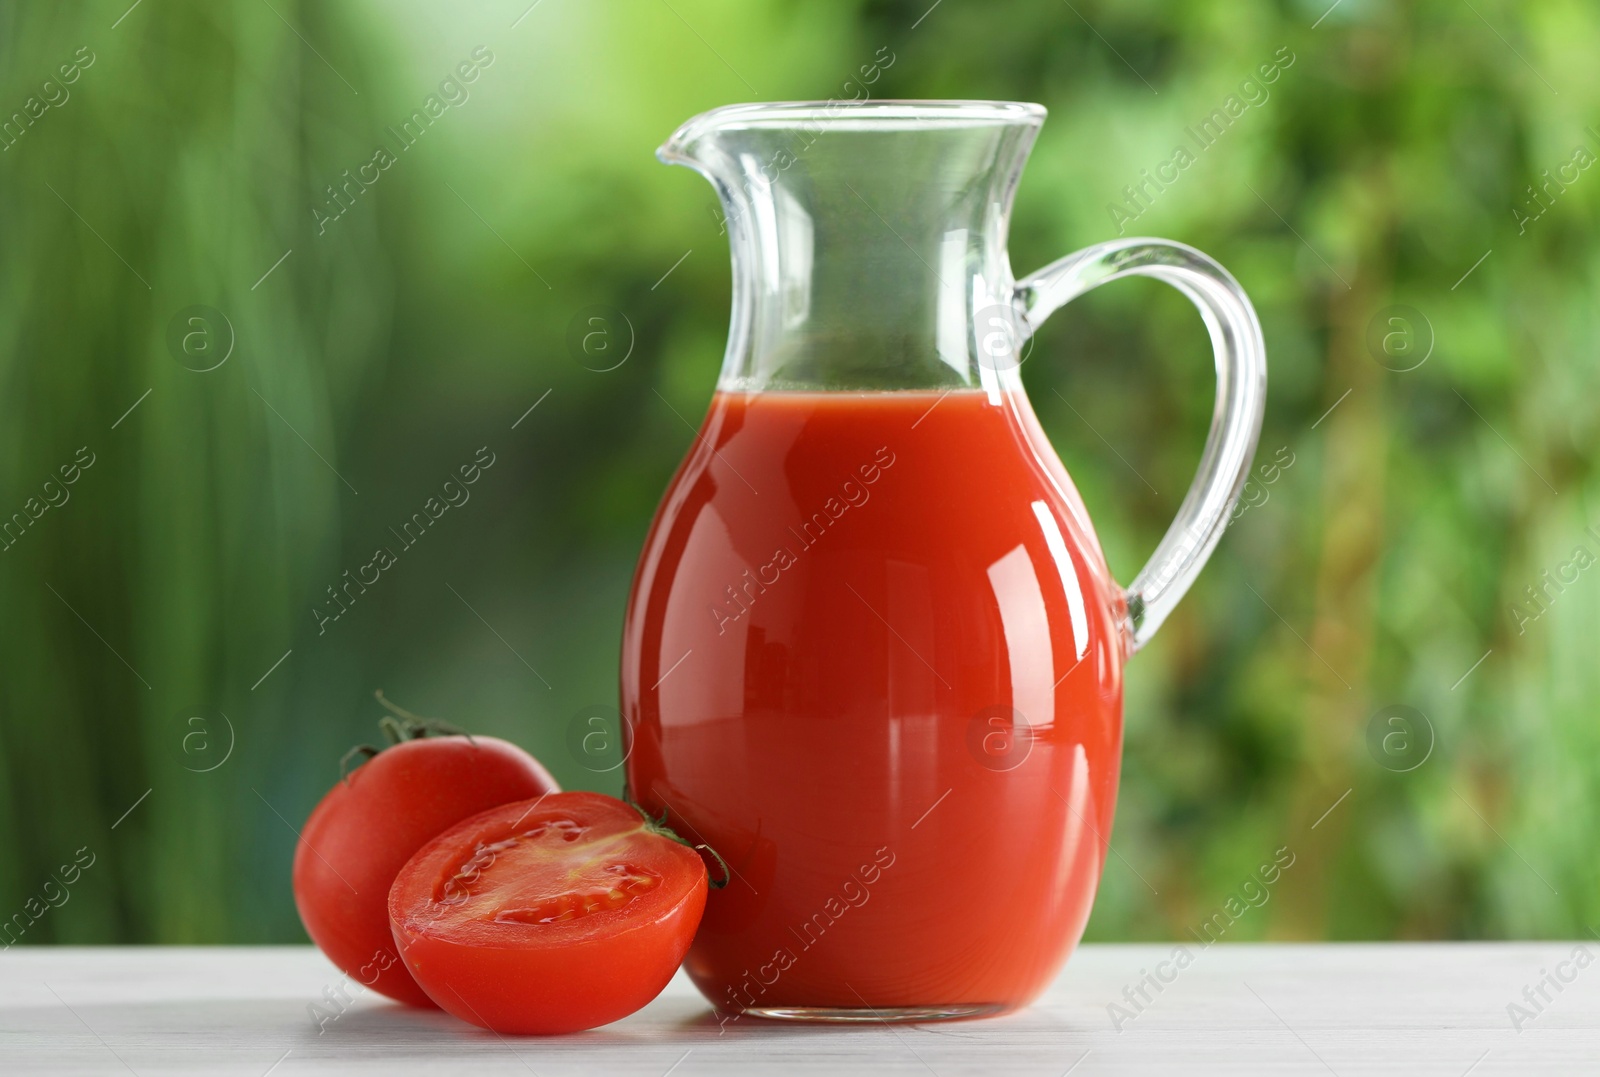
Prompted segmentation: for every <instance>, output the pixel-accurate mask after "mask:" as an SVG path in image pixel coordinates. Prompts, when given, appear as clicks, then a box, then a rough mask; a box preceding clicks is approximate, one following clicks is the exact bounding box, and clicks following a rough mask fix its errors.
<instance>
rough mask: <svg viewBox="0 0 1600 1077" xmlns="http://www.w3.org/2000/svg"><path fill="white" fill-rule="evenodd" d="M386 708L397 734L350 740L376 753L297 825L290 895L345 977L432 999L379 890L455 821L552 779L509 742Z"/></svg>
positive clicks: (388, 726) (417, 1002) (390, 729)
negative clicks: (381, 742) (408, 963)
mask: <svg viewBox="0 0 1600 1077" xmlns="http://www.w3.org/2000/svg"><path fill="white" fill-rule="evenodd" d="M379 699H380V700H382V694H381V693H380V694H379ZM383 702H384V704H385V706H389V704H388V702H387V701H383ZM391 709H393V710H396V713H398V714H401V715H403V716H404V718H405V721H404V722H396V721H394V720H393V719H389V718H386V719H385V720H384V729H385V731H386V732H387V733H388V734H389V735H390V738H391V739H392V740H398V743H396V744H394V745H393V746H392V747H388V748H385V749H383V750H382V751H376V750H375V749H370V748H369V749H360V750H361V751H366V752H369V753H372V752H375V753H376V754H373V756H372V758H371V759H370V760H368V761H367V762H366V763H364V764H362V765H361V766H360V767H358V768H357V769H356V770H354V771H353V772H351V773H350V774H349V775H347V776H346V777H344V778H343V779H341V780H340V781H339V783H338V784H337V785H335V786H334V787H333V788H332V789H331V790H329V791H328V794H327V795H326V796H324V797H323V798H322V802H321V803H320V804H318V805H317V807H316V809H315V810H314V811H313V812H312V813H311V818H310V819H308V820H307V821H306V825H305V828H304V829H303V830H302V831H301V832H300V843H299V844H298V845H297V846H296V847H295V852H294V903H295V907H296V908H298V909H299V910H300V921H301V922H302V923H303V924H305V927H306V933H307V934H309V935H310V936H311V941H313V942H315V943H316V944H317V946H319V947H320V948H321V949H322V952H323V953H324V954H326V955H327V956H328V959H329V960H330V961H332V962H333V963H334V964H335V965H338V966H339V968H341V969H343V970H344V971H345V972H346V973H347V974H349V975H350V976H351V977H352V978H354V979H356V980H358V981H360V982H361V983H363V984H365V985H366V986H368V987H370V988H372V989H373V990H374V991H377V992H379V993H381V994H384V995H388V996H389V997H390V998H392V999H397V1000H398V1001H400V1002H405V1003H409V1004H410V1005H413V1006H432V1005H434V1003H433V1001H432V1000H431V999H429V998H428V996H427V994H426V993H425V992H424V991H423V990H422V989H421V988H420V987H418V986H417V983H416V981H415V980H413V979H412V978H411V974H410V973H409V972H407V971H406V968H405V965H404V964H402V963H401V961H400V960H399V958H398V957H396V955H395V952H394V937H393V935H392V934H391V932H390V930H389V909H388V898H389V887H390V885H391V884H393V882H394V878H395V876H396V875H397V874H398V873H399V871H400V869H401V867H403V866H404V865H405V862H406V861H407V860H409V859H411V856H412V854H413V853H415V852H416V851H417V850H418V849H420V848H421V847H422V846H423V845H424V844H426V843H427V842H428V840H429V839H431V838H433V837H434V836H435V835H437V834H439V833H440V832H441V831H444V830H446V829H448V828H450V827H452V826H454V825H455V824H456V823H459V822H460V821H461V820H463V819H466V818H468V817H470V816H473V815H476V814H478V813H479V812H482V811H484V810H486V809H488V808H493V807H495V806H496V805H499V804H505V803H507V802H509V801H513V800H519V801H525V800H527V799H529V798H530V797H540V796H544V795H545V794H548V793H557V792H559V791H560V787H559V786H558V785H556V782H555V779H554V778H552V777H550V773H549V772H548V771H546V770H545V769H544V767H543V766H541V765H540V764H539V761H538V760H537V759H535V758H533V756H531V755H529V754H528V753H527V752H525V751H523V750H522V749H521V748H518V747H517V746H516V745H514V744H510V743H507V742H506V741H503V740H497V739H496V738H494V737H469V736H466V735H464V734H446V735H442V736H439V735H430V734H432V733H433V732H434V731H436V730H440V729H447V728H449V727H444V726H442V724H441V723H437V722H429V721H427V720H424V719H418V718H416V717H415V716H414V715H410V714H408V713H407V712H405V711H400V710H398V708H393V707H391ZM347 758H348V757H347Z"/></svg>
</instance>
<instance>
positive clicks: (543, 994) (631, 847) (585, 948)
mask: <svg viewBox="0 0 1600 1077" xmlns="http://www.w3.org/2000/svg"><path fill="white" fill-rule="evenodd" d="M669 835H670V832H667V831H664V828H662V827H659V826H657V825H656V824H655V823H653V822H652V821H650V820H649V819H647V818H645V817H644V816H643V815H642V814H640V812H639V811H638V810H637V809H635V808H632V807H630V806H628V805H627V804H625V803H623V802H622V801H620V800H615V799H613V798H611V797H608V796H603V795H601V794H599V793H552V794H550V795H548V796H544V797H540V798H538V799H536V800H525V801H521V802H518V803H514V804H505V805H502V806H501V807H498V808H493V809H491V810H489V811H486V812H484V813H482V814H481V815H476V816H474V817H472V818H471V819H467V820H465V821H464V822H462V823H460V824H459V825H457V826H454V827H452V828H451V829H449V830H447V831H445V832H444V833H443V834H440V835H439V836H438V837H436V838H434V839H433V840H432V841H430V842H429V843H428V844H427V845H425V846H423V847H422V848H421V849H420V850H418V852H417V854H416V856H414V857H412V858H411V860H410V862H409V863H407V864H406V866H405V867H404V868H402V869H401V871H400V874H399V876H398V877H397V878H396V879H395V882H394V886H393V887H392V888H391V889H390V891H389V923H390V926H391V927H392V928H393V930H394V941H395V945H396V946H397V947H398V949H399V951H400V957H401V959H402V960H403V961H404V962H405V965H406V968H407V969H409V970H410V972H411V975H412V976H413V977H414V978H415V979H416V981H417V983H418V984H420V985H421V986H422V989H423V990H424V991H426V992H427V993H428V996H429V997H430V998H432V999H433V1000H434V1001H435V1002H437V1003H438V1004H439V1005H440V1006H441V1007H442V1008H443V1009H445V1010H446V1011H448V1012H449V1013H452V1014H454V1015H455V1016H457V1017H459V1018H461V1019H462V1020H464V1021H469V1022H471V1023H472V1024H475V1025H478V1026H480V1027H483V1028H490V1029H493V1030H495V1031H496V1032H504V1033H512V1034H524V1035H525V1034H548V1033H558V1032H577V1031H580V1030H582V1029H586V1028H593V1027H595V1026H596V1025H603V1024H606V1023H607V1022H610V1021H615V1020H618V1019H619V1018H622V1017H626V1016H627V1015H628V1014H630V1013H633V1012H634V1011H635V1010H637V1009H639V1008H640V1007H641V1006H643V1005H644V1004H645V1003H647V1002H649V1001H650V1000H651V999H653V998H655V997H656V995H658V994H660V993H661V989H662V988H663V987H665V986H666V985H667V981H668V980H670V979H672V974H673V973H674V972H676V971H677V968H678V966H679V964H681V963H682V961H683V957H684V954H685V953H687V952H688V949H689V943H690V941H691V940H692V939H693V938H694V932H695V928H697V927H698V926H699V924H700V914H701V913H702V912H704V911H705V903H706V886H707V874H706V867H705V863H704V861H702V860H701V859H700V854H698V853H697V852H695V851H694V850H693V849H691V848H690V847H689V846H687V845H685V844H683V843H682V842H681V841H680V840H678V839H677V838H676V837H675V836H669Z"/></svg>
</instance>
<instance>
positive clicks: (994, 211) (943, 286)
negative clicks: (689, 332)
mask: <svg viewBox="0 0 1600 1077" xmlns="http://www.w3.org/2000/svg"><path fill="white" fill-rule="evenodd" d="M1044 115H1045V112H1044V109H1043V108H1042V107H1040V106H1038V105H1029V104H1017V103H1010V102H987V101H879V102H867V103H859V104H857V103H850V102H787V103H780V104H769V105H731V106H728V107H725V108H719V109H715V110H713V111H711V112H707V113H703V114H701V115H699V116H696V117H695V118H693V119H691V120H689V121H688V122H687V123H685V124H684V125H683V126H681V127H679V128H678V130H677V131H676V132H674V133H673V135H672V137H671V138H669V139H668V140H667V141H666V142H665V143H663V144H662V146H661V147H660V148H659V149H658V150H657V151H656V155H657V157H658V158H659V159H660V160H661V161H663V162H664V163H667V164H681V165H686V166H688V167H690V168H693V169H695V170H696V171H697V172H699V173H700V174H701V175H703V176H705V177H706V179H707V180H709V181H710V182H711V184H712V186H713V187H714V188H715V189H716V191H717V195H718V198H719V200H720V202H721V210H722V217H721V221H722V225H723V229H724V230H725V232H726V234H727V236H728V242H729V245H730V248H731V253H732V259H733V309H732V317H731V319H730V329H729V334H728V351H727V354H726V356H725V357H724V363H723V372H722V379H721V381H720V383H719V384H720V385H721V387H722V388H724V389H736V390H746V391H755V390H760V389H767V388H792V389H901V388H914V389H925V388H935V389H937V388H948V387H955V386H962V385H967V386H977V385H979V384H985V385H988V384H991V383H992V381H993V378H994V375H995V371H994V368H993V366H992V364H991V365H990V366H989V367H988V368H987V369H986V368H985V365H984V363H983V362H980V359H982V358H983V357H984V356H985V351H984V348H983V342H982V340H981V339H980V334H982V333H983V332H985V331H986V330H984V328H983V326H982V325H980V324H979V323H980V316H981V315H982V314H983V313H984V312H985V310H986V309H987V308H1003V309H1004V310H1005V311H1008V312H1009V311H1010V310H1011V309H1012V305H1013V299H1012V289H1013V280H1012V276H1011V266H1010V262H1009V259H1008V257H1007V254H1006V232H1007V228H1008V226H1009V220H1010V212H1011V199H1012V195H1013V193H1014V191H1015V189H1016V184H1017V179H1018V177H1019V176H1020V174H1021V171H1022V167H1023V164H1024V162H1025V160H1026V158H1027V154H1028V151H1029V149H1031V147H1032V145H1033V140H1034V138H1035V136H1036V135H1037V133H1038V129H1039V126H1040V124H1041V123H1042V122H1043V120H1044Z"/></svg>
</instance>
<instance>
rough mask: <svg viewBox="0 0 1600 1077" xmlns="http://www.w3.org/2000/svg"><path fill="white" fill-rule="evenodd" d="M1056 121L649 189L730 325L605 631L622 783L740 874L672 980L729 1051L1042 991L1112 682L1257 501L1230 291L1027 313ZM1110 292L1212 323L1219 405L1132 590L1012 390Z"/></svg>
mask: <svg viewBox="0 0 1600 1077" xmlns="http://www.w3.org/2000/svg"><path fill="white" fill-rule="evenodd" d="M1044 115H1045V110H1044V109H1043V108H1042V107H1040V106H1038V105H1031V104H1016V103H1008V102H982V101H925V102H921V101H919V102H896V101H885V102H877V103H867V104H859V105H842V104H837V103H831V102H830V103H823V102H798V103H787V104H766V105H736V106H730V107H727V108H719V109H716V110H714V111H712V112H708V113H705V114H704V115H701V116H698V117H696V118H695V119H693V120H690V121H689V122H688V123H687V124H685V125H684V126H683V127H681V128H680V129H679V130H678V131H677V132H676V133H675V134H674V135H673V136H672V138H671V139H669V140H668V141H667V143H666V144H665V145H664V146H662V147H661V149H660V150H659V151H658V152H657V155H658V156H659V157H660V159H661V160H662V161H664V162H667V163H669V164H684V165H688V166H690V167H692V168H694V169H695V170H697V171H698V172H700V173H701V174H702V175H704V176H705V177H706V178H707V179H709V180H710V181H711V183H712V184H713V185H714V186H715V187H716V190H717V193H718V195H719V196H720V199H721V203H722V208H723V211H724V214H725V223H726V228H727V233H728V238H729V243H730V245H731V246H732V253H733V310H732V319H731V324H730V326H729V334H728V347H727V353H726V356H725V358H724V360H723V367H722V374H721V378H720V380H719V382H718V384H717V389H716V393H715V395H714V397H713V398H712V401H711V405H710V410H709V412H708V414H707V415H706V418H705V422H704V425H703V426H702V428H701V429H700V432H699V434H698V436H697V437H696V438H695V441H694V444H693V445H692V447H691V448H690V450H689V452H688V455H687V457H686V459H685V460H684V461H683V463H682V465H681V466H680V468H679V470H678V472H677V474H676V476H675V477H674V479H673V480H672V484H671V486H670V487H669V488H668V490H667V492H666V495H665V497H664V499H663V500H662V503H661V506H660V508H659V509H658V510H657V513H656V517H655V521H654V523H653V525H652V527H651V530H650V533H649V537H648V539H647V540H646V542H645V547H644V551H643V553H642V555H641V558H640V562H639V567H638V572H637V575H636V577H635V579H634V585H633V591H632V595H631V598H630V600H629V606H628V613H627V621H626V627H625V629H624V639H623V661H622V705H623V717H624V721H625V728H626V733H627V750H628V755H627V763H626V767H627V776H628V781H629V788H630V791H631V793H632V795H633V796H634V797H635V798H636V799H637V801H638V802H639V803H640V804H641V805H642V806H643V807H644V808H645V809H646V810H648V811H650V812H651V813H652V814H656V815H659V814H660V813H662V812H665V813H666V815H667V818H668V822H669V825H671V826H674V827H676V828H678V829H679V831H680V833H683V834H684V835H685V836H686V837H690V838H691V839H692V840H693V841H696V842H705V843H707V844H708V845H710V846H711V847H712V848H714V849H715V850H717V851H718V852H719V853H720V854H721V855H722V857H724V858H725V859H726V861H727V863H728V869H729V876H730V878H729V881H728V885H727V886H726V887H725V888H724V889H721V890H718V891H714V892H713V893H712V894H711V896H710V898H709V901H708V903H707V906H706V912H705V919H704V922H703V923H702V925H701V927H700V931H699V934H698V936H697V937H696V939H695V942H694V946H693V948H692V949H691V951H690V954H689V957H688V959H687V962H686V967H687V970H688V973H689V975H690V976H691V977H692V978H693V980H694V982H695V984H696V985H697V986H698V987H699V988H700V990H701V991H702V992H704V994H705V995H706V997H707V998H709V999H710V1000H711V1002H712V1003H713V1004H714V1005H715V1006H716V1007H717V1008H718V1009H719V1010H721V1011H722V1012H723V1013H724V1014H725V1015H728V1014H732V1015H742V1014H751V1015H756V1016H761V1017H769V1018H795V1019H813V1020H894V1019H900V1020H929V1019H934V1018H940V1017H970V1016H977V1015H981V1014H989V1013H998V1012H1002V1011H1005V1010H1009V1009H1013V1008H1016V1007H1019V1006H1022V1005H1025V1004H1026V1003H1028V1002H1029V1001H1031V1000H1032V999H1033V998H1034V997H1036V996H1037V995H1038V994H1039V993H1040V992H1041V991H1043V990H1044V989H1045V987H1046V986H1048V984H1049V983H1050V981H1051V980H1052V979H1053V977H1054V976H1055V975H1056V974H1057V972H1058V971H1059V970H1060V968H1061V966H1062V964H1063V962H1064V961H1065V960H1066V958H1067V956H1068V954H1069V953H1070V952H1071V950H1072V948H1073V947H1074V946H1075V945H1076V944H1077V942H1078V939H1079V938H1080V937H1081V935H1082V933H1083V928H1084V924H1085V922H1086V921H1087V919H1088V916H1089V909H1090V905H1091V903H1092V901H1093V898H1094V892H1095V887H1096V885H1097V883H1098V882H1099V878H1100V873H1101V869H1102V866H1103V861H1104V858H1105V854H1106V849H1107V842H1108V838H1109V836H1110V833H1111V820H1112V812H1113V809H1114V806H1115V802H1116V792H1117V773H1118V767H1119V762H1120V756H1121V745H1122V732H1121V730H1122V665H1123V662H1124V660H1125V659H1126V658H1127V657H1128V656H1129V655H1131V654H1132V653H1133V652H1134V651H1136V650H1137V649H1138V648H1139V647H1140V646H1141V645H1142V644H1143V643H1145V642H1146V641H1147V640H1148V639H1149V638H1150V636H1151V634H1152V633H1153V632H1155V630H1156V629H1157V627H1159V626H1160V624H1161V622H1162V621H1163V620H1164V619H1165V618H1166V616H1167V614H1168V613H1169V612H1170V611H1171V609H1172V607H1173V605H1174V604H1175V603H1176V602H1177V601H1178V599H1179V597H1180V596H1182V594H1183V592H1184V591H1185V590H1186V589H1187V588H1188V586H1189V584H1190V582H1191V581H1192V580H1193V579H1194V577H1195V575H1196V573H1198V572H1199V570H1200V567H1201V565H1202V564H1203V563H1204V562H1205V560H1206V558H1207V557H1208V556H1209V554H1210V552H1211V550H1212V548H1213V547H1214V546H1215V545H1216V542H1217V540H1218V538H1219V537H1220V536H1221V534H1222V531H1223V529H1224V527H1225V526H1226V521H1227V516H1228V510H1229V508H1230V506H1231V504H1232V502H1233V500H1234V499H1235V498H1236V497H1237V495H1238V492H1239V489H1240V487H1241V485H1242V484H1243V482H1244V481H1245V478H1246V476H1247V473H1248V470H1249V467H1250V462H1251V457H1252V455H1253V454H1254V452H1255V445H1256V438H1257V435H1258V433H1259V431H1260V424H1261V411H1262V406H1263V402H1264V398H1265V393H1266V359H1265V351H1264V346H1263V343H1262V339H1261V330H1260V326H1259V324H1258V322H1257V321H1256V316H1255V312H1254V311H1253V310H1252V308H1251V306H1250V303H1249V300H1248V299H1246V298H1245V295H1244V293H1243V292H1242V291H1241V290H1240V289H1239V286H1238V284H1237V283H1236V282H1235V281H1234V279H1233V278H1232V277H1231V276H1230V275H1229V274H1228V273H1227V271H1226V270H1224V269H1223V268H1222V267H1221V266H1219V265H1218V264H1217V263H1215V262H1213V261H1212V260H1211V259H1209V258H1207V257H1206V256H1205V255H1203V254H1201V253H1200V252H1199V251H1196V250H1194V249H1192V248H1190V247H1186V246H1184V245H1182V244H1179V243H1172V242H1168V241H1165V240H1159V239H1118V240H1114V241H1111V242H1107V243H1101V244H1097V245H1095V246H1093V247H1088V248H1085V249H1084V250H1081V251H1079V252H1078V253H1076V254H1072V255H1069V256H1068V257H1066V258H1063V259H1061V260H1060V261H1058V262H1056V263H1054V264H1052V265H1050V266H1047V267H1045V268H1044V269H1042V270H1040V271H1039V272H1037V273H1035V274H1033V275H1032V276H1029V277H1026V278H1024V279H1023V280H1021V281H1014V280H1013V278H1012V275H1011V267H1010V263H1009V257H1008V255H1007V253H1006V236H1007V228H1008V224H1009V218H1010V209H1011V201H1012V195H1013V192H1014V191H1015V189H1016V186H1017V181H1018V178H1019V176H1020V174H1021V172H1022V168H1023V164H1024V162H1025V160H1026V158H1027V155H1028V151H1029V149H1030V148H1031V147H1032V145H1033V141H1034V138H1035V136H1036V135H1037V133H1038V130H1039V127H1040V125H1041V123H1042V122H1043V120H1044ZM1132 274H1137V275H1142V276H1148V277H1155V278H1156V279H1158V280H1163V281H1166V282H1167V283H1169V284H1171V285H1173V286H1174V287H1176V288H1177V289H1178V290H1179V291H1181V292H1183V293H1184V294H1185V295H1186V296H1188V297H1189V299H1190V300H1192V301H1193V302H1194V304H1195V306H1196V307H1198V308H1199V310H1200V313H1201V316H1202V318H1203V319H1204V322H1205V325H1206V327H1207V329H1208V330H1209V331H1210V334H1211V340H1212V345H1213V347H1214V349H1215V352H1216V367H1217V385H1218V389H1217V403H1216V411H1215V415H1214V418H1213V421H1212V425H1211V431H1210V435H1209V439H1208V441H1207V443H1206V446H1205V450H1204V453H1203V455H1202V457H1201V462H1200V468H1199V474H1198V476H1197V477H1196V479H1195V481H1194V485H1193V487H1192V488H1191V489H1190V490H1189V493H1188V496H1187V497H1186V498H1185V499H1184V501H1183V504H1182V507H1181V508H1180V510H1179V512H1178V518H1177V520H1176V521H1175V522H1174V523H1173V525H1172V527H1171V529H1170V530H1169V531H1168V532H1167V534H1166V536H1165V538H1163V540H1162V542H1161V544H1160V546H1159V547H1158V548H1157V550H1156V552H1155V554H1154V556H1153V557H1152V558H1151V560H1150V563H1149V564H1148V565H1146V566H1145V568H1144V570H1143V571H1142V572H1140V573H1139V575H1138V576H1137V577H1136V578H1135V579H1134V581H1133V583H1132V585H1131V586H1130V587H1128V588H1127V589H1126V590H1124V589H1123V588H1121V587H1119V586H1118V585H1117V584H1116V583H1115V582H1114V581H1113V580H1112V578H1111V575H1110V573H1109V572H1108V571H1107V569H1106V565H1105V560H1104V558H1103V556H1102V554H1101V551H1100V545H1099V542H1098V540H1097V539H1096V537H1095V533H1094V529H1093V528H1092V526H1091V525H1090V522H1089V515H1088V513H1087V512H1086V511H1085V509H1084V506H1083V503H1082V501H1081V500H1080V498H1079V496H1078V493H1077V491H1076V489H1075V488H1074V487H1073V484H1072V480H1071V479H1070V478H1068V476H1067V473H1066V471H1065V469H1064V468H1063V467H1062V465H1061V463H1060V461H1059V460H1058V459H1057V457H1056V455H1055V453H1054V452H1053V450H1052V449H1051V447H1050V444H1049V442H1048V441H1047V440H1046V438H1045V435H1044V433H1043V432H1042V430H1041V429H1040V427H1039V424H1038V421H1037V420H1036V419H1035V417H1034V413H1033V409H1032V407H1031V406H1030V405H1029V402H1028V399H1027V397H1026V396H1025V395H1024V393H1023V388H1022V381H1021V378H1020V376H1019V373H1018V366H1019V364H1020V362H1021V359H1022V357H1023V354H1024V352H1023V349H1024V347H1025V344H1026V341H1027V339H1028V337H1029V335H1030V333H1031V332H1032V329H1033V328H1034V327H1036V326H1037V325H1038V324H1039V323H1040V321H1041V320H1043V319H1044V318H1045V317H1046V316H1047V315H1049V314H1050V313H1051V312H1052V311H1054V310H1055V309H1056V308H1058V307H1060V306H1061V305H1062V304H1063V303H1066V302H1067V301H1068V300H1070V299H1072V298H1073V297H1075V296H1077V295H1080V294H1082V293H1083V292H1085V291H1088V290H1089V289H1091V288H1094V287H1097V286H1098V285H1100V284H1104V283H1105V282H1107V281H1110V280H1114V279H1116V278H1118V277H1124V276H1128V275H1132ZM724 1019H725V1020H726V1019H727V1018H726V1017H725V1018H724Z"/></svg>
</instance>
